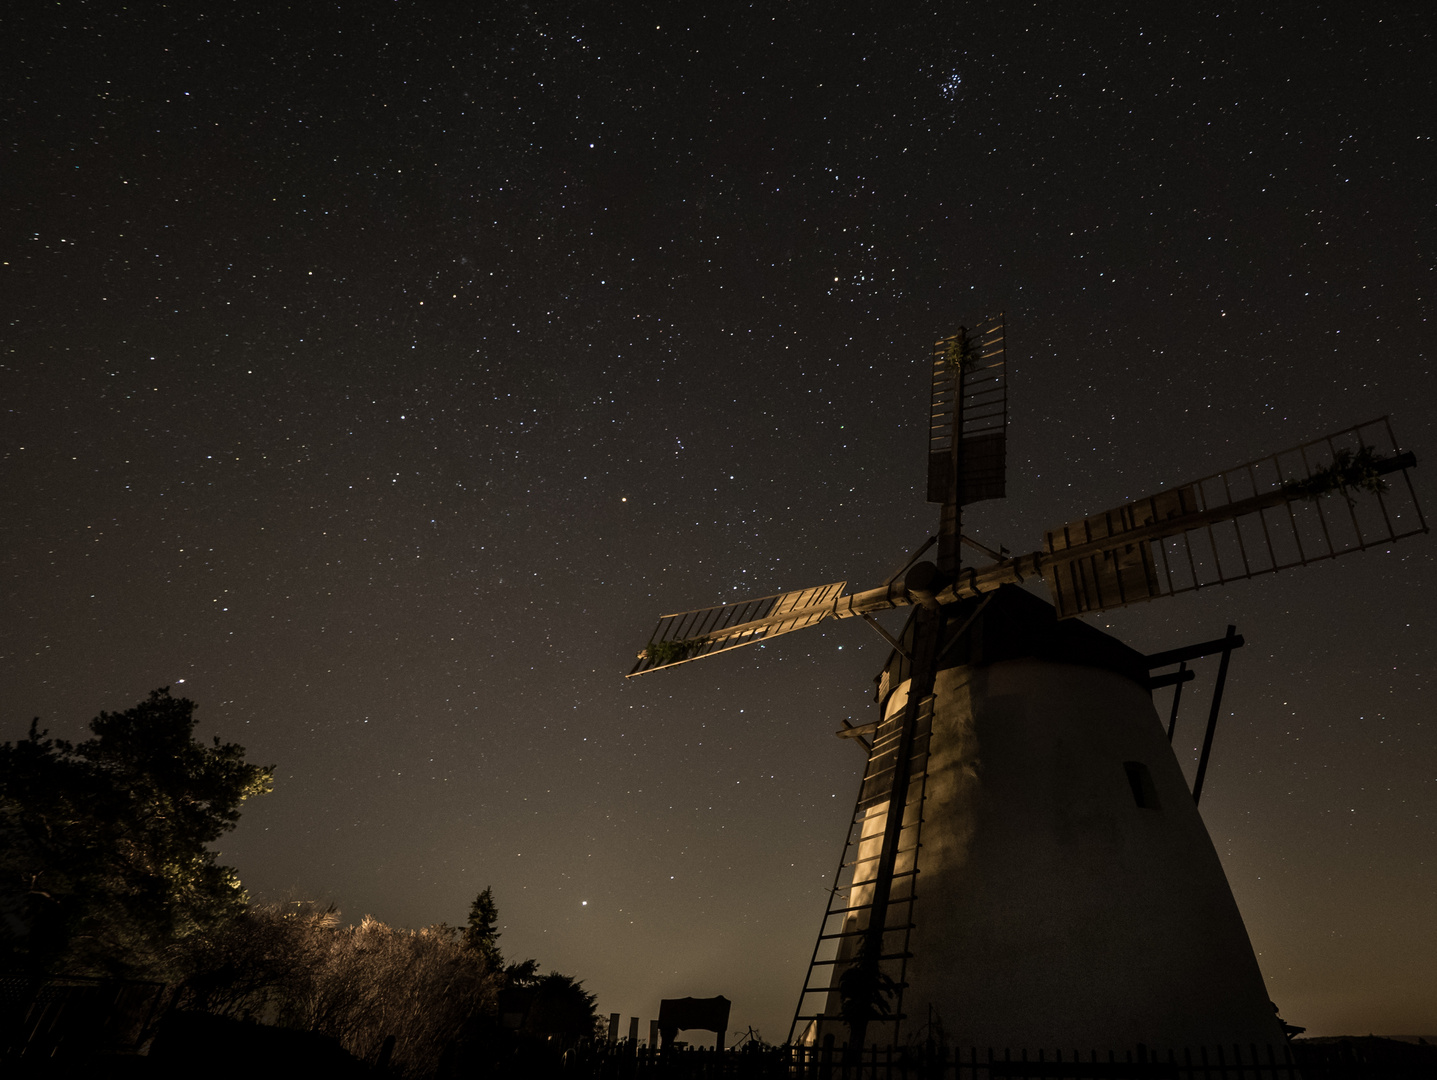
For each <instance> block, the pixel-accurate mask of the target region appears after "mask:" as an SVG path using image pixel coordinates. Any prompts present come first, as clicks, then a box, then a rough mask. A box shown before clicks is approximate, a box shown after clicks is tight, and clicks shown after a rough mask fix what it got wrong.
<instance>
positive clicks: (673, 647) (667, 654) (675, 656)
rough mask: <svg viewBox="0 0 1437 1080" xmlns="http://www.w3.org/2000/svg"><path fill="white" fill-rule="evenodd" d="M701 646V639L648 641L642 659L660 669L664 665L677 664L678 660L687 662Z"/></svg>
mask: <svg viewBox="0 0 1437 1080" xmlns="http://www.w3.org/2000/svg"><path fill="white" fill-rule="evenodd" d="M703 644H704V639H703V638H688V639H685V640H674V641H650V642H649V644H648V647H647V648H646V649H644V659H645V660H647V661H648V662H649V663H651V664H653V665H654V666H655V667H661V666H662V665H664V664H677V663H678V662H679V661H680V660H687V659H688V658H689V657H691V656H693V655H694V653H696V652H698V651H699V649H700V648H701V647H702V646H703Z"/></svg>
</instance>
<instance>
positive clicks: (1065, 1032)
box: [885, 597, 1282, 1050]
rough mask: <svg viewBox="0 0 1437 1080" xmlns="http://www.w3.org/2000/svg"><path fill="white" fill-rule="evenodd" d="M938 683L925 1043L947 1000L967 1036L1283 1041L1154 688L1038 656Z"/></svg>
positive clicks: (916, 1022)
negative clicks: (1169, 740) (1154, 702)
mask: <svg viewBox="0 0 1437 1080" xmlns="http://www.w3.org/2000/svg"><path fill="white" fill-rule="evenodd" d="M1031 599H1032V598H1027V597H1025V603H1026V602H1027V601H1030V600H1031ZM1044 607H1046V605H1044ZM1050 618H1051V616H1050ZM1065 625H1066V624H1065ZM1082 629H1083V630H1085V631H1090V632H1091V633H1093V634H1096V633H1097V632H1096V631H1091V630H1090V628H1086V627H1083V628H1082ZM1100 636H1104V637H1105V635H1100ZM1107 640H1108V641H1112V639H1107ZM1113 644H1114V645H1117V644H1118V643H1116V642H1113ZM1048 651H1050V652H1051V650H1048ZM1079 651H1081V650H1079ZM896 690H897V692H895V693H894V694H893V695H892V697H891V698H890V701H889V702H888V705H887V709H886V710H885V711H888V710H891V709H894V708H897V707H901V702H902V699H903V698H904V697H905V696H906V695H905V694H904V693H903V690H906V687H900V688H896ZM935 698H936V701H935V712H934V720H933V738H932V742H931V750H930V757H929V762H928V779H927V788H926V792H925V796H926V797H925V803H924V810H923V817H924V825H923V832H922V850H921V851H920V853H919V866H920V873H919V877H918V886H917V888H918V904H917V910H916V912H915V919H914V922H915V924H916V926H915V929H914V931H913V937H912V950H911V951H912V959H911V960H910V961H909V966H908V984H909V986H908V989H907V990H906V991H905V993H904V999H903V1011H904V1013H905V1014H906V1015H907V1017H908V1018H909V1019H908V1020H907V1021H906V1022H905V1024H904V1038H905V1041H907V1040H912V1039H915V1038H922V1037H923V1035H924V1034H926V1033H925V1032H924V1031H923V1029H924V1026H925V1025H926V1024H927V1022H928V1018H929V1016H930V1015H931V1016H932V1017H933V1018H934V1019H935V1020H936V1021H937V1022H938V1023H940V1024H941V1025H942V1028H943V1032H944V1034H945V1036H946V1037H947V1039H948V1040H949V1041H950V1043H956V1044H959V1045H977V1046H994V1047H1060V1046H1061V1047H1064V1048H1069V1049H1073V1048H1081V1049H1084V1050H1086V1049H1089V1048H1097V1049H1106V1048H1110V1047H1112V1048H1121V1047H1131V1046H1133V1045H1135V1044H1137V1043H1139V1042H1142V1043H1145V1044H1146V1045H1148V1046H1150V1047H1156V1048H1161V1047H1168V1046H1171V1047H1183V1046H1192V1047H1197V1046H1210V1047H1211V1046H1215V1045H1220V1044H1221V1045H1227V1046H1231V1044H1232V1043H1234V1042H1240V1043H1243V1044H1247V1043H1250V1042H1256V1043H1258V1044H1268V1043H1271V1044H1273V1045H1277V1044H1278V1043H1280V1042H1281V1041H1282V1034H1281V1031H1280V1029H1279V1027H1278V1025H1277V1022H1276V1020H1275V1018H1274V1013H1273V1011H1272V1008H1271V1006H1270V1004H1269V1002H1268V997H1267V994H1266V991H1265V988H1264V985H1263V981H1262V976H1261V973H1260V972H1259V970H1258V966H1257V961H1256V958H1255V956H1254V955H1253V951H1252V946H1251V944H1250V943H1249V941H1248V937H1247V931H1246V929H1245V928H1244V926H1243V923H1242V918H1241V916H1240V915H1239V913H1238V910H1237V905H1236V903H1235V902H1234V900H1233V897H1232V892H1231V890H1230V888H1229V886H1228V883H1227V879H1226V876H1225V875H1224V873H1223V870H1222V866H1221V864H1220V863H1219V861H1218V857H1217V853H1216V851H1215V850H1214V849H1213V845H1212V842H1211V840H1210V839H1209V837H1208V835H1207V830H1206V829H1205V827H1204V826H1203V823H1202V819H1201V818H1200V817H1199V816H1198V812H1197V809H1196V807H1195V806H1194V805H1193V801H1192V796H1191V794H1190V793H1189V791H1188V788H1187V784H1186V781H1185V780H1184V778H1183V775H1182V772H1181V770H1180V769H1179V767H1178V763H1177V761H1176V760H1175V758H1174V757H1173V754H1172V751H1171V749H1170V748H1169V746H1168V743H1167V739H1166V736H1165V734H1164V732H1163V730H1162V727H1161V725H1160V722H1159V720H1158V717H1157V714H1156V712H1155V711H1154V709H1153V705H1152V701H1151V697H1150V695H1149V693H1148V692H1147V691H1146V690H1145V689H1144V688H1143V687H1142V686H1140V685H1138V684H1137V683H1136V682H1135V681H1133V679H1132V678H1131V677H1128V676H1126V675H1124V674H1119V673H1118V672H1117V671H1114V670H1109V669H1107V668H1104V667H1098V666H1090V665H1088V664H1083V663H1064V662H1060V661H1054V660H1053V659H1048V658H1042V659H1040V658H1036V657H1019V658H1015V659H1007V660H999V661H997V662H993V663H988V664H977V665H974V664H960V665H958V666H953V667H949V668H947V669H946V670H942V671H940V673H939V675H938V680H937V683H936V686H935ZM1144 803H1146V804H1147V805H1142V804H1144ZM930 1010H931V1012H930Z"/></svg>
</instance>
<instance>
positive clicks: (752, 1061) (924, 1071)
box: [575, 1039, 1437, 1080]
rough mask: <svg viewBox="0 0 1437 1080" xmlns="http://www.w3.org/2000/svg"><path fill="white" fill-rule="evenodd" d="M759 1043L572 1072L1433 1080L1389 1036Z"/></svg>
mask: <svg viewBox="0 0 1437 1080" xmlns="http://www.w3.org/2000/svg"><path fill="white" fill-rule="evenodd" d="M845 1057H846V1055H845V1054H844V1052H843V1048H842V1047H833V1046H830V1047H803V1046H784V1047H760V1046H755V1047H753V1048H752V1049H749V1050H745V1049H738V1050H730V1051H726V1052H715V1051H712V1050H683V1051H674V1052H669V1053H660V1052H658V1051H652V1050H649V1049H647V1048H642V1047H641V1048H638V1049H633V1048H632V1047H631V1046H630V1045H626V1044H623V1043H620V1044H618V1045H616V1046H611V1047H608V1048H606V1049H605V1050H604V1051H603V1052H602V1053H601V1054H599V1055H598V1056H596V1057H594V1058H591V1059H589V1060H588V1061H586V1062H584V1063H583V1064H584V1065H586V1066H587V1068H582V1067H581V1068H579V1069H576V1070H575V1071H576V1072H577V1073H579V1074H587V1075H590V1076H593V1077H595V1078H598V1080H629V1078H633V1080H1437V1047H1432V1046H1419V1045H1412V1044H1406V1043H1394V1042H1393V1041H1392V1040H1387V1039H1344V1040H1334V1041H1332V1042H1330V1043H1323V1044H1306V1045H1304V1044H1303V1043H1300V1042H1299V1043H1297V1044H1293V1045H1282V1046H1277V1047H1272V1046H1263V1047H1258V1046H1248V1047H1246V1048H1244V1047H1240V1046H1231V1047H1212V1048H1199V1049H1183V1050H1163V1051H1156V1052H1155V1051H1151V1050H1149V1049H1147V1048H1146V1047H1143V1046H1138V1047H1136V1048H1135V1049H1133V1050H1126V1051H1093V1050H1089V1051H1086V1052H1080V1051H1074V1050H1069V1051H1060V1050H1036V1051H1028V1050H993V1049H977V1048H971V1047H970V1048H965V1049H961V1050H952V1049H947V1048H943V1047H934V1048H927V1049H920V1050H915V1049H911V1048H903V1047H899V1048H884V1049H879V1048H869V1049H867V1050H865V1051H864V1052H863V1054H862V1056H861V1060H859V1061H853V1060H845Z"/></svg>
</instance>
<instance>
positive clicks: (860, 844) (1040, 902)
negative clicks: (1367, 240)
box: [629, 316, 1427, 1048]
mask: <svg viewBox="0 0 1437 1080" xmlns="http://www.w3.org/2000/svg"><path fill="white" fill-rule="evenodd" d="M931 379H932V386H931V396H930V410H929V420H930V424H929V446H928V492H927V494H928V499H929V501H930V502H936V503H939V504H940V505H941V510H940V513H939V523H938V531H937V534H936V535H935V536H934V537H931V538H930V539H929V540H928V541H927V542H926V543H925V544H923V545H922V546H921V547H919V548H918V550H917V551H915V552H914V553H913V555H912V556H910V557H909V558H908V560H907V561H906V562H905V563H904V565H903V566H902V567H901V568H900V569H899V570H898V571H897V572H896V573H895V574H894V575H893V576H892V577H890V578H889V579H888V580H886V581H884V582H882V583H881V584H879V585H877V586H876V587H874V588H870V589H866V590H862V591H857V592H848V591H847V582H842V581H840V582H833V583H830V584H827V585H820V586H816V587H810V588H804V589H796V590H792V591H788V592H783V593H777V594H774V595H772V596H766V597H760V598H757V599H753V600H747V601H743V602H739V603H731V604H721V605H717V606H713V607H707V608H700V609H697V610H694V611H687V612H681V613H677V614H673V615H665V616H662V617H661V618H660V619H659V622H658V625H657V627H656V628H655V630H654V632H653V633H652V634H651V635H650V638H649V642H648V644H647V646H646V647H645V648H644V650H643V651H642V652H641V653H640V654H639V656H638V660H637V662H636V663H635V665H634V667H633V669H632V670H631V671H630V672H629V675H630V677H633V676H638V675H644V674H648V673H651V672H654V671H658V670H662V669H667V668H671V667H675V666H678V665H681V664H685V663H691V662H694V661H696V660H700V659H704V658H706V657H710V656H715V655H718V654H719V653H722V652H726V651H728V650H731V649H735V648H740V647H742V646H744V645H751V644H753V643H755V642H760V641H768V640H771V639H773V638H775V637H777V636H779V635H782V634H787V633H792V632H795V631H797V630H801V629H804V628H806V627H809V626H814V625H817V624H818V623H821V622H823V621H825V620H828V619H844V618H859V619H863V620H864V621H866V622H867V623H868V624H869V625H870V626H872V627H873V629H875V630H876V631H877V632H878V633H879V634H881V635H882V636H883V637H884V639H885V640H886V641H887V643H888V644H889V646H890V648H891V651H890V653H889V656H888V659H887V661H886V663H885V664H884V666H883V669H882V671H881V672H880V673H879V675H878V676H877V678H876V680H875V681H876V683H877V690H876V695H875V700H876V701H877V702H878V704H879V707H880V717H881V718H880V719H879V720H878V721H877V722H875V723H873V724H868V725H865V726H863V727H852V726H850V725H848V724H845V730H843V731H841V732H839V734H840V735H842V736H844V737H847V738H851V739H854V740H855V741H856V742H857V743H858V744H859V745H860V746H861V747H862V748H863V750H864V751H865V753H866V754H867V759H868V760H867V766H866V769H865V772H864V777H863V781H862V784H861V786H860V790H859V795H858V799H857V802H856V805H855V808H854V815H853V818H852V822H851V826H850V830H849V834H848V838H847V841H846V843H845V846H844V853H843V857H842V860H841V862H840V866H839V870H838V873H837V875H836V878H835V882H834V886H833V889H832V890H831V892H830V899H829V902H828V908H827V910H826V912H825V914H824V919H823V923H822V924H821V926H820V931H819V935H818V940H817V942H816V944H815V948H814V953H813V957H812V959H811V961H810V964H809V968H808V975H807V977H806V978H805V982H804V986H803V989H802V991H801V994H800V999H799V1005H798V1009H797V1010H796V1014H795V1020H794V1026H793V1029H792V1030H791V1032H790V1041H795V1042H806V1043H810V1044H811V1043H814V1042H816V1041H819V1040H820V1039H823V1038H824V1037H825V1036H827V1035H833V1036H835V1038H836V1039H838V1040H840V1041H843V1040H845V1039H846V1040H847V1042H848V1045H849V1046H850V1047H851V1048H862V1047H863V1046H865V1045H896V1044H898V1043H900V1042H901V1041H902V1040H903V1039H904V1038H905V1037H906V1038H908V1039H914V1038H922V1037H924V1036H925V1035H927V1036H932V1035H934V1034H936V1033H938V1032H942V1033H944V1034H946V1035H948V1036H951V1037H954V1038H957V1039H959V1040H961V1041H964V1042H967V1043H969V1044H970V1045H989V1046H1000V1047H1001V1046H1010V1047H1024V1046H1054V1045H1064V1044H1065V1045H1069V1046H1079V1045H1082V1046H1101V1045H1104V1044H1105V1043H1106V1045H1107V1046H1109V1047H1119V1046H1123V1045H1128V1046H1131V1045H1133V1044H1134V1043H1139V1042H1142V1043H1146V1044H1147V1045H1148V1046H1161V1045H1168V1046H1184V1045H1187V1046H1200V1045H1228V1046H1230V1045H1231V1044H1232V1043H1234V1042H1242V1043H1264V1042H1266V1043H1274V1042H1278V1041H1281V1037H1282V1036H1281V1032H1280V1029H1279V1027H1278V1022H1277V1020H1276V1018H1275V1016H1274V1013H1273V1011H1272V1008H1271V1006H1270V1003H1269V1002H1268V1000H1267V995H1266V993H1265V991H1264V988H1263V983H1262V976H1261V973H1260V972H1259V970H1258V967H1257V962H1256V958H1255V956H1254V954H1253V950H1252V946H1251V944H1250V942H1249V941H1248V938H1247V932H1246V929H1245V928H1244V926H1243V924H1242V919H1241V916H1240V915H1239V913H1238V911H1237V906H1236V903H1235V901H1234V900H1233V898H1232V893H1231V890H1230V889H1229V887H1228V884H1227V881H1226V878H1225V876H1224V874H1223V871H1222V867H1221V864H1220V863H1219V861H1218V859H1217V855H1216V852H1215V850H1214V848H1213V846H1212V842H1211V840H1210V839H1209V837H1208V835H1207V832H1206V829H1205V828H1204V826H1203V824H1202V820H1201V818H1200V817H1199V816H1198V813H1197V809H1196V805H1195V801H1194V799H1193V796H1192V794H1190V793H1189V791H1188V789H1187V786H1186V781H1185V780H1184V778H1183V774H1182V771H1181V768H1180V766H1179V765H1178V762H1177V760H1176V758H1175V757H1174V756H1173V753H1172V750H1171V747H1170V746H1169V745H1168V741H1167V740H1164V739H1163V738H1162V735H1163V731H1162V725H1161V723H1160V721H1158V719H1157V715H1156V712H1155V711H1154V708H1153V704H1152V698H1151V691H1152V689H1153V688H1155V687H1157V686H1162V685H1173V684H1175V685H1176V688H1175V691H1174V693H1175V701H1174V713H1173V715H1174V718H1175V717H1176V695H1177V694H1180V692H1181V688H1182V681H1183V680H1184V679H1185V678H1188V677H1190V676H1191V673H1190V672H1186V671H1185V670H1180V671H1179V672H1178V673H1176V674H1175V675H1168V676H1158V677H1153V676H1152V675H1151V674H1150V673H1151V670H1152V668H1153V667H1155V666H1161V665H1164V664H1171V663H1176V662H1178V661H1179V660H1180V659H1182V660H1186V659H1191V658H1193V657H1196V656H1200V655H1205V654H1206V653H1209V652H1213V651H1217V650H1218V649H1221V650H1222V651H1223V665H1222V675H1220V676H1219V682H1220V681H1221V678H1222V677H1223V675H1225V673H1226V667H1227V656H1228V655H1229V653H1230V652H1231V649H1232V648H1233V647H1234V646H1235V645H1236V644H1240V643H1241V642H1240V639H1236V638H1235V637H1234V634H1233V628H1229V631H1228V636H1227V638H1226V639H1223V640H1221V641H1219V642H1212V643H1207V645H1206V646H1198V647H1193V648H1190V649H1187V650H1176V651H1173V652H1170V653H1167V654H1159V655H1156V656H1153V657H1144V656H1143V655H1142V654H1140V653H1137V652H1136V651H1134V650H1132V649H1131V648H1129V647H1128V646H1126V645H1124V644H1123V643H1122V642H1120V641H1118V640H1117V639H1115V638H1113V637H1111V636H1109V635H1107V634H1104V633H1102V632H1100V631H1098V630H1096V629H1095V628H1093V627H1091V626H1088V625H1087V624H1084V623H1082V622H1080V621H1077V620H1075V619H1074V617H1075V616H1080V615H1084V614H1089V613H1095V612H1102V611H1107V610H1110V609H1113V608H1119V607H1124V606H1127V605H1129V604H1135V603H1139V602H1143V601H1150V600H1156V599H1160V598H1162V597H1166V596H1172V595H1175V594H1179V593H1183V592H1188V591H1193V590H1196V589H1201V588H1205V587H1208V586H1211V585H1217V584H1224V583H1227V582H1231V581H1237V580H1242V579H1245V578H1250V577H1255V576H1258V575H1260V574H1264V573H1272V572H1276V571H1279V570H1285V569H1289V568H1291V567H1294V566H1299V565H1306V564H1307V563H1310V562H1316V561H1319V560H1323V559H1329V558H1335V557H1337V556H1339V555H1344V554H1348V553H1350V552H1354V551H1359V550H1363V549H1365V548H1368V547H1373V546H1376V545H1384V544H1388V543H1391V542H1392V541H1395V540H1398V539H1401V538H1403V537H1407V536H1412V535H1414V534H1416V533H1419V532H1426V531H1427V526H1426V522H1425V520H1424V519H1423V517H1422V514H1421V510H1420V508H1419V507H1418V505H1417V500H1416V495H1415V492H1414V490H1413V488H1412V485H1411V482H1410V480H1409V479H1408V476H1407V470H1408V469H1410V468H1412V467H1413V466H1415V464H1416V459H1415V457H1414V456H1413V455H1412V454H1411V453H1410V452H1403V451H1402V450H1401V449H1400V448H1399V446H1398V443H1397V441H1396V439H1395V437H1394V436H1393V434H1392V431H1391V427H1390V425H1389V424H1388V422H1387V420H1386V418H1381V419H1378V420H1374V421H1369V422H1367V423H1364V424H1358V425H1356V426H1353V427H1350V428H1346V429H1344V430H1342V431H1338V432H1334V433H1333V434H1331V435H1328V436H1324V437H1322V438H1320V439H1315V440H1312V441H1311V442H1307V443H1304V444H1302V445H1300V446H1296V447H1293V448H1291V449H1289V450H1285V451H1281V452H1279V453H1276V454H1272V455H1269V456H1267V457H1264V458H1260V459H1257V460H1254V461H1250V462H1246V463H1244V464H1242V465H1238V466H1236V467H1234V468H1230V469H1226V470H1224V471H1222V472H1219V473H1215V474H1212V475H1210V476H1206V477H1203V478H1202V479H1199V480H1195V481H1192V482H1191V483H1186V484H1180V485H1177V486H1175V487H1168V488H1164V489H1163V490H1161V491H1159V492H1156V493H1154V494H1152V495H1149V496H1146V497H1144V498H1141V499H1135V500H1131V501H1129V502H1126V503H1124V504H1123V505H1121V506H1118V507H1115V508H1114V509H1112V510H1108V511H1105V512H1103V513H1100V514H1094V515H1090V516H1087V517H1084V518H1081V519H1078V520H1076V521H1072V522H1069V523H1068V524H1065V525H1062V526H1060V527H1057V528H1054V529H1051V530H1049V531H1048V532H1047V533H1046V534H1045V535H1044V539H1043V545H1042V547H1041V549H1039V550H1036V551H1033V552H1031V553H1028V554H1024V555H1017V556H1014V555H1010V554H1009V553H1008V552H1007V551H1006V550H999V551H993V550H991V549H989V548H986V547H984V546H983V545H981V544H978V543H977V542H975V541H973V540H971V539H970V538H969V537H966V536H964V535H963V533H962V530H961V514H962V508H963V506H965V505H967V504H969V503H972V502H977V501H980V500H983V499H991V498H999V497H1002V496H1003V495H1004V494H1005V456H1006V455H1005V449H1006V445H1005V444H1006V430H1007V356H1006V346H1005V331H1004V320H1003V318H1002V317H1001V316H998V317H996V318H988V319H984V320H982V321H981V322H979V323H978V324H977V325H976V326H975V327H974V328H972V329H971V330H970V329H968V328H966V327H964V328H960V330H959V332H958V333H957V334H955V335H952V336H950V337H947V338H944V339H942V340H941V341H939V342H937V344H936V346H935V350H934V354H933V361H932V372H931ZM964 545H967V546H968V547H969V548H970V549H972V550H974V551H976V552H977V553H978V555H979V556H981V558H980V560H979V561H978V562H977V563H976V564H967V565H965V562H964V560H963V559H962V558H961V550H962V547H963V546H964ZM935 547H936V552H935V554H934V557H933V561H931V562H930V561H920V560H921V559H922V556H923V555H925V554H926V553H927V552H928V550H929V549H930V548H935ZM1039 580H1041V581H1042V582H1043V583H1044V584H1045V585H1046V586H1047V589H1048V592H1049V595H1050V597H1051V601H1052V603H1051V606H1050V605H1049V604H1047V603H1044V602H1043V601H1042V600H1040V599H1038V598H1037V597H1036V596H1034V595H1032V594H1031V593H1029V592H1027V591H1026V590H1024V589H1022V588H1021V587H1020V586H1022V585H1023V584H1024V583H1025V582H1033V583H1036V582H1038V581H1039ZM899 607H905V608H911V609H912V611H911V613H910V616H909V618H908V621H907V624H906V625H905V627H904V629H903V630H902V632H901V633H900V634H898V635H897V636H895V635H893V634H891V633H889V631H888V630H886V629H885V628H884V627H883V626H882V625H881V624H880V623H879V622H878V621H877V620H876V619H875V618H874V615H875V613H877V612H881V611H884V610H888V609H893V608H899ZM1215 716H1216V711H1215V710H1214V717H1215ZM1170 737H1171V727H1169V739H1170ZM1210 742H1211V727H1210V728H1209V735H1208V739H1207V740H1206V742H1205V748H1204V765H1205V764H1206V753H1207V749H1208V747H1210ZM1200 786H1201V779H1200V778H1199V780H1198V783H1197V785H1196V787H1197V788H1199V789H1200ZM920 1032H921V1034H920Z"/></svg>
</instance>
